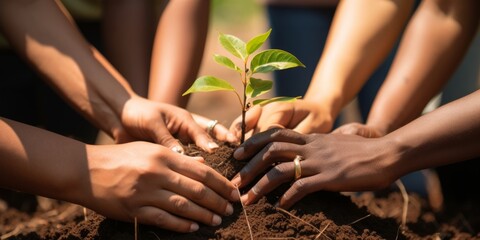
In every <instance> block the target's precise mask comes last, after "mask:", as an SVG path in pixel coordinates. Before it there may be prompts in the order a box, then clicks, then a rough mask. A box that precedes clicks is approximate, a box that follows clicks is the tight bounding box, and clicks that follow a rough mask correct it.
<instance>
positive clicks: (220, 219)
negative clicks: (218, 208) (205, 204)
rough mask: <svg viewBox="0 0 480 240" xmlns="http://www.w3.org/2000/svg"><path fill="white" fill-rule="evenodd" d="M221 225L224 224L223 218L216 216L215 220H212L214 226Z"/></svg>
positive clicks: (214, 216)
mask: <svg viewBox="0 0 480 240" xmlns="http://www.w3.org/2000/svg"><path fill="white" fill-rule="evenodd" d="M221 223H222V218H221V217H220V216H218V215H217V214H214V215H213V218H212V226H218V225H220V224H221Z"/></svg>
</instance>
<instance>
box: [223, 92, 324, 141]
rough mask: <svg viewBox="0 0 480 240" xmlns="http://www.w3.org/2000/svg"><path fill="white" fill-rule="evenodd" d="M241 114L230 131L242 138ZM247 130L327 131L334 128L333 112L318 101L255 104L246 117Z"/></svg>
mask: <svg viewBox="0 0 480 240" xmlns="http://www.w3.org/2000/svg"><path fill="white" fill-rule="evenodd" d="M241 121H242V118H241V116H240V117H238V118H236V119H235V120H234V121H233V123H232V125H231V126H230V132H232V133H233V134H234V135H235V136H237V137H238V138H240V135H241ZM245 124H246V130H245V131H246V132H248V131H250V130H253V133H252V135H253V134H256V133H258V132H263V131H265V130H268V129H270V128H272V127H278V126H281V127H285V128H289V129H293V130H295V131H297V132H300V133H326V132H329V131H330V130H331V129H332V126H333V117H332V116H331V113H330V112H328V111H327V110H326V108H324V107H323V106H322V105H319V104H318V103H314V102H310V101H306V100H297V101H295V102H274V103H270V104H268V105H266V106H264V107H260V106H255V107H253V108H252V109H250V110H249V111H248V112H247V115H246V117H245Z"/></svg>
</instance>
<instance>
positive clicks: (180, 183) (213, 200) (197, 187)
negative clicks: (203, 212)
mask: <svg viewBox="0 0 480 240" xmlns="http://www.w3.org/2000/svg"><path fill="white" fill-rule="evenodd" d="M166 181H167V183H168V184H167V185H165V187H164V188H165V189H166V190H169V191H171V192H174V193H177V194H179V195H181V196H184V197H186V198H187V199H190V200H191V201H193V202H195V203H196V204H198V205H200V206H202V207H204V208H207V209H209V210H211V211H214V212H215V213H218V214H222V215H230V214H232V213H233V207H232V205H231V204H230V203H229V202H228V201H227V200H225V199H224V198H222V197H221V196H220V195H218V194H217V193H215V192H214V191H213V190H212V189H210V188H208V187H207V186H205V185H204V184H202V183H200V182H197V181H195V180H193V179H191V178H188V177H185V176H182V175H180V174H177V177H172V178H168V179H166Z"/></svg>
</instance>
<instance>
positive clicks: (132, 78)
mask: <svg viewBox="0 0 480 240" xmlns="http://www.w3.org/2000/svg"><path fill="white" fill-rule="evenodd" d="M153 12H154V11H153V4H152V1H149V0H122V1H117V0H106V1H103V15H102V17H103V18H102V36H103V39H104V42H105V51H106V55H107V57H108V59H109V60H110V62H111V63H112V64H113V65H114V66H115V67H116V69H118V70H119V71H120V72H121V73H122V75H123V76H124V77H125V78H126V79H127V81H128V82H129V83H130V85H131V86H132V88H133V90H134V91H135V92H136V93H137V94H138V95H140V96H142V97H146V96H147V94H148V75H149V69H150V68H149V66H150V52H151V46H152V41H153V34H154V26H153V22H154V16H153Z"/></svg>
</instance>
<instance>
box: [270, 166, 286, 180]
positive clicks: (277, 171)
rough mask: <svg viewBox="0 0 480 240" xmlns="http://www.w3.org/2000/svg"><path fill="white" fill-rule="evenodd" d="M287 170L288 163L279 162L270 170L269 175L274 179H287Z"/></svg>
mask: <svg viewBox="0 0 480 240" xmlns="http://www.w3.org/2000/svg"><path fill="white" fill-rule="evenodd" d="M287 171H288V169H287V165H286V164H279V165H276V166H275V167H273V168H272V169H271V170H270V172H269V175H270V177H271V178H272V179H285V178H286V173H287Z"/></svg>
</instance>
